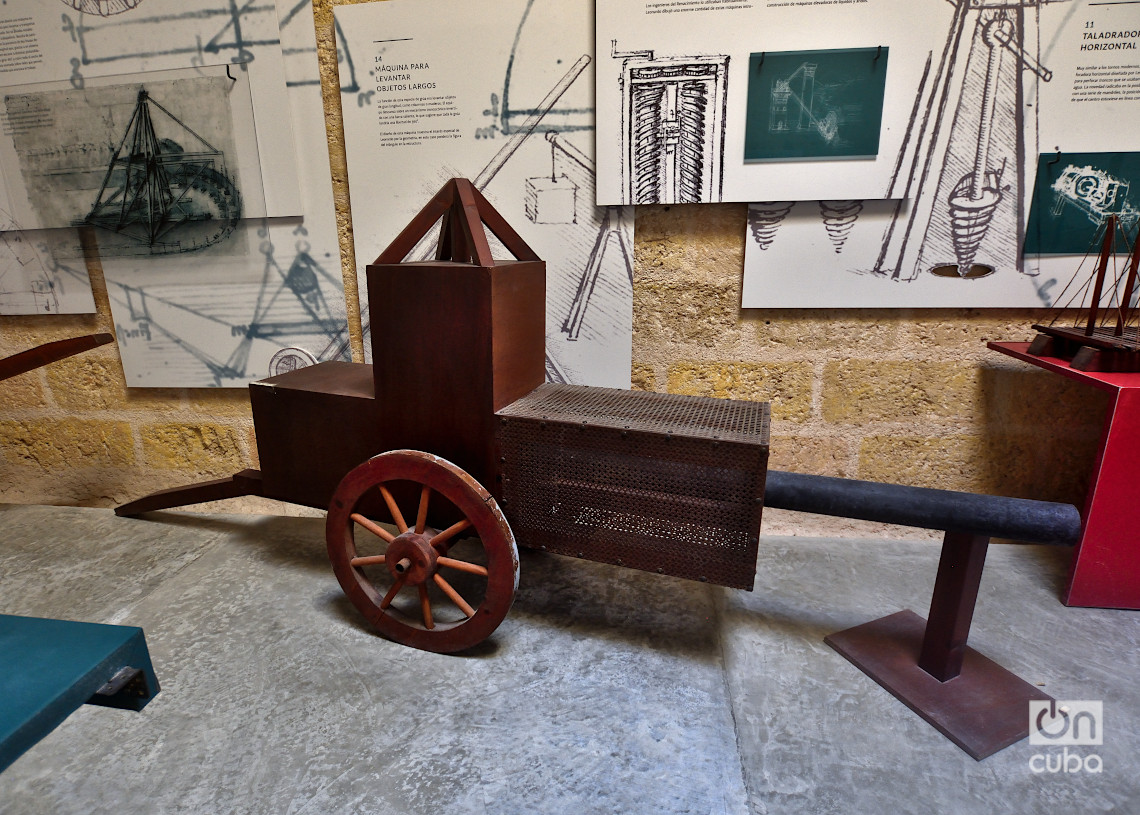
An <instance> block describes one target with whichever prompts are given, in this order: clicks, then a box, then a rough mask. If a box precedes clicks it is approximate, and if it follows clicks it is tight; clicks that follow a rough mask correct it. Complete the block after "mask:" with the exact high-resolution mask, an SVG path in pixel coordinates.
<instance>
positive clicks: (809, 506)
mask: <svg viewBox="0 0 1140 815" xmlns="http://www.w3.org/2000/svg"><path fill="white" fill-rule="evenodd" d="M764 505H765V506H767V507H773V508H775V509H793V510H798V511H800V512H811V513H814V514H817V515H836V516H838V517H841V518H858V519H859V520H863V521H878V522H880V523H890V524H901V525H903V526H915V527H919V528H922V529H941V530H944V531H955V532H969V533H972V534H975V535H985V536H987V537H994V538H1011V539H1013V540H1020V541H1028V542H1030V543H1051V544H1071V543H1076V541H1077V540H1078V538H1080V534H1081V515H1080V512H1079V511H1078V510H1077V508H1076V507H1075V506H1073V505H1072V504H1057V503H1053V502H1051V501H1033V500H1029V499H1025V498H1002V497H999V496H996V495H976V494H974V493H969V492H954V491H952V490H935V489H929V488H926V487H904V486H902V485H901V484H882V483H879V482H875V481H856V480H854V479H850V478H832V477H830V476H822V475H803V474H800V473H786V472H780V471H778V470H769V471H768V481H767V485H766V487H765V490H764Z"/></svg>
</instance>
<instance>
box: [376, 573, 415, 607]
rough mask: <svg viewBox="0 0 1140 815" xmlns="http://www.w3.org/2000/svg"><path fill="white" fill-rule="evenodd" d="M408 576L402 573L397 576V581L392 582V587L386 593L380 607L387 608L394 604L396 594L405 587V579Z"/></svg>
mask: <svg viewBox="0 0 1140 815" xmlns="http://www.w3.org/2000/svg"><path fill="white" fill-rule="evenodd" d="M407 579H408V578H407V577H405V576H404V575H400V576H399V577H397V578H396V582H395V583H393V584H392V588H390V589H388V593H387V594H385V595H384V599H383V600H381V601H380V608H387V607H388V606H390V605H392V601H393V600H395V599H396V595H397V594H399V593H400V589H402V588H404V581H405V580H407Z"/></svg>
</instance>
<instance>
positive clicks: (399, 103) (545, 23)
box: [334, 0, 633, 387]
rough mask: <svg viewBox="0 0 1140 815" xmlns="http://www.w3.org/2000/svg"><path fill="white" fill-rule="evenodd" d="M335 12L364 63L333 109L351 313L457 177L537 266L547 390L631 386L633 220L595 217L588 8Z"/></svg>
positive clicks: (520, 0) (425, 5)
mask: <svg viewBox="0 0 1140 815" xmlns="http://www.w3.org/2000/svg"><path fill="white" fill-rule="evenodd" d="M334 11H335V14H336V19H337V22H338V23H339V24H340V27H341V30H342V31H343V32H344V33H345V42H346V44H347V46H348V47H349V49H350V50H351V51H352V54H353V56H354V60H355V61H356V64H357V65H358V66H366V77H365V78H366V80H367V81H366V82H363V83H362V85H363V88H362V91H361V92H360V94H359V95H358V97H357V98H356V99H355V100H349V99H346V100H345V104H344V130H345V145H346V149H347V153H348V166H349V173H350V185H351V190H352V218H353V239H354V241H355V243H356V262H357V280H358V283H359V285H360V291H361V301H362V303H363V302H366V288H365V287H366V277H365V267H366V266H367V265H368V264H369V263H371V262H372V261H373V260H375V258H376V257H377V256H378V255H379V254H380V252H381V251H383V250H384V249H385V248H386V247H387V246H388V244H389V243H390V242H391V241H392V239H393V238H395V237H396V235H397V234H399V232H400V231H401V230H402V229H403V228H404V227H405V226H406V225H407V223H408V221H409V220H411V218H412V217H413V216H414V215H415V214H416V213H417V212H418V211H419V210H420V209H421V208H422V207H423V206H424V205H425V204H426V203H427V202H428V201H429V200H430V199H431V197H432V196H433V195H434V194H435V193H436V192H437V191H438V190H439V189H440V188H441V187H442V186H443V184H444V183H445V182H446V181H447V180H448V179H449V178H452V177H465V178H468V179H470V180H471V181H472V182H473V183H474V184H475V186H476V187H478V188H479V189H480V190H481V191H482V192H483V194H484V195H485V196H486V197H487V199H488V200H489V201H490V203H491V204H492V206H494V207H495V209H496V210H498V212H499V213H500V214H501V215H502V216H503V217H504V218H505V219H506V220H507V222H508V223H510V224H511V226H512V227H514V229H515V230H516V231H517V232H518V233H519V234H520V235H521V236H522V238H523V240H524V241H526V243H527V244H528V245H529V246H530V247H531V248H532V249H534V250H535V251H536V252H537V253H538V256H539V257H540V258H542V259H543V260H545V261H546V264H547V314H546V324H547V330H546V335H547V338H546V351H547V375H548V378H550V379H552V380H554V381H564V382H571V383H574V384H590V385H598V386H609V387H629V375H630V355H631V342H632V340H631V338H632V326H631V319H632V318H631V313H632V309H631V303H632V269H633V259H632V248H633V241H632V238H633V219H632V217H631V215H630V213H629V212H627V211H624V210H623V208H620V207H611V208H605V207H596V206H595V205H594V198H595V193H594V161H593V143H594V140H593V127H594V116H593V108H594V104H593V75H592V71H593V58H592V52H593V42H594V39H593V36H594V29H593V3H590V2H586V0H558V2H546V3H534V2H533V0H390V1H389V2H384V3H369V4H363V5H353V6H338V7H337V8H335V9H334ZM433 249H434V246H433V245H432V244H431V241H426V242H425V243H424V247H421V248H419V249H417V250H416V252H414V253H413V254H424V253H427V252H431V251H432V250H433ZM497 257H509V255H503V254H499V255H497ZM421 305H422V307H424V308H430V304H421ZM413 306H414V304H410V305H409V307H413ZM364 323H365V331H366V334H367V333H368V331H369V325H368V319H367V315H366V316H365V318H364ZM365 348H366V349H369V348H370V341H369V339H368V337H367V336H366V338H365Z"/></svg>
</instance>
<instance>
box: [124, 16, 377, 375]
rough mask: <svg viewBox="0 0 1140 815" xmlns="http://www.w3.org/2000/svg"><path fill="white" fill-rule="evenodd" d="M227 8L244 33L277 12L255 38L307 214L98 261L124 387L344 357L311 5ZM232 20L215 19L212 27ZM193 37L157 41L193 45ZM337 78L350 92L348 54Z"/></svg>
mask: <svg viewBox="0 0 1140 815" xmlns="http://www.w3.org/2000/svg"><path fill="white" fill-rule="evenodd" d="M144 2H145V0H144ZM219 6H220V7H222V8H228V6H226V4H224V3H222V4H219ZM140 8H141V6H140ZM234 14H237V15H238V20H239V22H240V23H242V24H244V25H245V26H246V28H245V29H243V30H249V29H248V27H249V26H250V25H251V24H253V25H254V26H259V25H260V24H262V23H264V21H265V20H267V19H272V20H273V21H274V23H275V24H276V23H277V21H278V20H279V21H280V30H279V33H278V32H274V33H273V34H272V36H271V35H270V34H269V33H268V32H264V33H263V36H264V38H265V41H266V42H272V43H273V44H274V46H275V47H276V49H277V53H278V54H280V53H282V52H284V53H285V54H286V55H287V56H286V57H285V58H284V60H283V61H282V62H281V63H280V65H281V71H282V72H281V73H280V74H279V75H278V76H277V80H278V82H279V83H280V84H281V85H282V87H284V88H286V89H287V93H288V100H289V104H288V105H287V106H286V107H283V108H281V109H279V110H278V111H277V113H276V117H275V122H276V126H277V127H279V128H280V129H282V130H291V132H292V134H293V138H295V139H296V144H297V156H298V157H299V160H298V161H297V164H296V170H297V173H298V176H299V181H300V189H301V192H302V198H303V200H304V204H305V206H304V210H305V215H304V217H303V218H276V219H269V220H265V219H260V220H258V219H246V220H243V221H242V222H240V224H239V226H238V228H237V230H235V232H234V234H233V236H232V237H231V239H230V240H229V241H227V242H226V243H225V244H219V245H218V246H211V247H209V248H207V249H206V250H204V251H203V252H195V253H184V254H176V255H168V256H165V257H163V258H161V259H157V258H148V257H114V258H106V259H104V261H103V268H104V273H105V276H106V278H107V290H108V294H109V296H110V298H111V311H112V313H113V315H114V318H115V333H116V338H117V339H118V343H119V352H120V354H121V356H122V358H123V367H124V370H125V373H126V377H127V384H128V386H131V387H244V386H245V385H246V384H247V383H249V382H250V381H252V380H256V379H262V378H264V377H266V376H270V375H272V374H274V373H280V372H283V371H286V370H290V369H292V368H294V367H297V366H303V365H306V364H311V363H313V362H318V361H326V360H330V359H342V360H348V359H350V357H351V354H350V348H349V340H348V327H347V321H346V317H345V302H344V291H343V284H342V282H341V271H340V249H339V239H338V234H337V228H336V212H335V205H334V202H333V196H332V180H331V176H332V173H331V170H330V167H329V159H328V142H327V138H326V135H325V126H324V103H323V101H322V97H321V84H320V74H319V69H318V64H317V53H316V33H315V31H314V27H313V13H312V5H311V2H310V0H278V3H277V8H276V9H274V7H273V6H272V5H270V6H264V5H262V6H254V5H249V6H243V7H241V9H238V10H237V11H235V12H234ZM232 23H233V19H232V18H229V24H227V23H226V22H222V21H218V23H217V25H218V29H219V31H231V30H232V28H231V26H232ZM195 42H196V40H195V39H194V38H191V39H190V40H189V41H178V40H168V41H167V46H168V47H169V48H171V49H176V50H177V49H178V47H182V48H189V49H192V48H193V47H194V43H195ZM345 56H346V58H348V54H347V53H346V54H345ZM255 63H256V60H255ZM255 63H253V64H255ZM251 65H252V64H251ZM341 79H342V83H344V84H343V86H342V91H343V92H345V93H346V94H353V93H355V92H356V90H357V87H358V86H357V84H356V76H355V71H354V69H353V68H352V66H351V61H350V60H349V64H347V65H344V66H342V68H341ZM345 98H346V99H347V98H351V97H349V96H346V97H345ZM283 114H287V115H283ZM259 131H260V128H259Z"/></svg>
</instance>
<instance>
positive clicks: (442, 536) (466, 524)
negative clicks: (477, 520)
mask: <svg viewBox="0 0 1140 815" xmlns="http://www.w3.org/2000/svg"><path fill="white" fill-rule="evenodd" d="M470 528H471V521H469V520H467V519H466V518H464V519H463V520H462V521H459V522H458V523H454V524H452V525H451V526H449V527H447V529H445V530H443V531H442V532H440V533H439V534H438V535H436V536H434V537H433V538H432V539H431V540H430V541H428V543H430V544H431V545H432V546H434V547H435V548H436V549H439V547H441V546H443V544H445V543H447V542H448V541H449V540H451V539H452V538H454V537H455V536H456V535H458V534H459V533H460V532H462V531H463V530H464V529H470ZM444 551H446V549H445V550H444Z"/></svg>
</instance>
